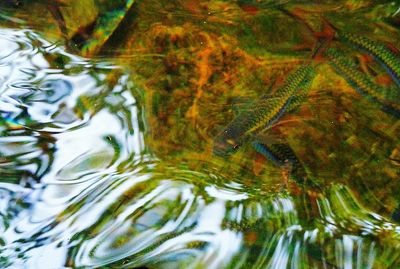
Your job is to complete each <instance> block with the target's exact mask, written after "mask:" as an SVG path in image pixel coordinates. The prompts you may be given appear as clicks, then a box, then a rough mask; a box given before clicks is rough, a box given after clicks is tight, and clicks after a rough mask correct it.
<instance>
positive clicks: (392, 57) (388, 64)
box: [335, 29, 400, 87]
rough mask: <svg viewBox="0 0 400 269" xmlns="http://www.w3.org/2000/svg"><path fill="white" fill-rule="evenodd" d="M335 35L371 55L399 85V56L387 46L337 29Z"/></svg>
mask: <svg viewBox="0 0 400 269" xmlns="http://www.w3.org/2000/svg"><path fill="white" fill-rule="evenodd" d="M335 30H336V37H337V38H338V39H339V40H342V41H344V42H346V43H349V44H351V45H352V46H354V47H356V48H358V49H361V50H363V51H365V52H366V53H368V54H369V55H370V56H372V57H373V58H374V59H375V60H376V61H377V62H378V63H380V64H381V65H382V66H383V68H385V69H386V71H387V72H388V74H389V75H390V76H391V77H392V79H393V81H394V82H395V83H396V84H397V85H398V86H399V87H400V58H399V57H398V56H397V55H396V54H395V53H394V52H393V51H392V50H391V49H390V48H389V47H387V46H385V45H384V44H382V43H379V42H376V41H373V40H370V39H368V38H366V37H364V36H358V35H355V34H351V33H347V32H344V31H341V30H338V29H335Z"/></svg>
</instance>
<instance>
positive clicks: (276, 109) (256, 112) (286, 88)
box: [214, 65, 315, 155]
mask: <svg viewBox="0 0 400 269" xmlns="http://www.w3.org/2000/svg"><path fill="white" fill-rule="evenodd" d="M314 76H315V72H314V69H313V67H311V65H303V66H301V67H299V68H298V69H297V70H296V71H295V72H293V73H291V74H290V75H289V76H288V77H287V79H286V80H285V82H284V84H283V86H282V87H280V88H279V89H277V90H276V91H275V92H274V93H273V94H271V95H269V96H266V97H263V98H260V99H259V100H257V101H256V102H254V103H253V104H252V105H251V106H250V109H249V110H247V111H243V112H242V113H239V115H238V116H237V117H236V118H234V119H233V121H232V122H231V123H229V124H228V126H227V127H226V129H225V130H224V131H223V132H222V133H221V134H220V135H218V136H217V137H216V139H215V140H214V154H216V155H226V154H229V153H232V152H233V151H234V150H236V149H237V148H238V147H239V146H240V145H242V144H243V143H244V142H246V141H248V140H249V138H250V137H251V136H252V135H254V134H256V133H257V132H259V131H260V130H262V129H264V128H268V127H269V126H271V125H272V124H274V123H275V122H276V121H278V120H279V119H280V118H281V117H282V115H283V114H284V113H285V112H286V111H287V110H288V109H292V108H293V104H296V103H297V104H298V103H299V100H300V99H301V98H300V99H299V98H298V97H296V94H297V92H298V91H300V89H301V88H306V87H310V85H311V83H310V81H312V79H313V78H314ZM293 101H295V103H292V102H293Z"/></svg>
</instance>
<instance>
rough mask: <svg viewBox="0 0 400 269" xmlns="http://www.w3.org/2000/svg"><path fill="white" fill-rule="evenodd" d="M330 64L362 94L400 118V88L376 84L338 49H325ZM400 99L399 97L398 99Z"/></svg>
mask: <svg viewBox="0 0 400 269" xmlns="http://www.w3.org/2000/svg"><path fill="white" fill-rule="evenodd" d="M325 56H326V57H327V58H328V60H329V63H330V65H331V66H332V67H333V68H334V69H335V70H336V71H337V72H338V73H339V74H340V75H341V76H342V77H343V78H344V79H345V80H346V81H347V82H348V83H349V85H350V86H351V87H353V88H355V89H356V90H357V91H358V92H359V93H360V94H361V95H363V96H364V97H366V98H367V99H368V100H369V101H370V102H373V103H375V104H377V105H378V106H379V107H380V108H381V109H382V110H383V111H385V112H386V113H388V114H391V115H393V116H395V117H396V118H400V103H399V102H396V92H398V89H393V88H390V87H382V86H379V85H376V84H375V83H374V82H373V81H372V80H371V79H370V78H369V77H368V76H367V75H366V74H364V73H362V72H360V71H358V70H357V66H356V65H355V63H354V62H352V61H351V60H349V59H347V58H346V57H345V56H344V55H343V54H342V53H340V52H339V51H338V50H336V49H333V48H329V49H327V50H326V51H325ZM397 100H399V99H397Z"/></svg>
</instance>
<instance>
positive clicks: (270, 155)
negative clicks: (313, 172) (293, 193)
mask: <svg viewBox="0 0 400 269" xmlns="http://www.w3.org/2000/svg"><path fill="white" fill-rule="evenodd" d="M251 145H252V147H253V148H254V150H255V151H256V152H258V153H260V154H261V155H262V156H264V157H265V158H266V159H268V160H270V161H271V162H272V163H273V164H274V165H276V166H278V167H283V166H285V165H286V164H289V165H290V175H289V176H290V177H291V178H292V179H293V180H294V181H295V182H296V183H298V184H304V183H305V182H306V180H307V172H306V170H305V169H304V166H303V165H302V164H301V162H300V160H299V159H298V157H297V156H296V154H295V152H294V151H293V149H292V148H291V147H290V146H289V145H288V144H286V143H279V144H270V145H267V144H266V143H262V142H260V141H257V140H254V141H252V142H251Z"/></svg>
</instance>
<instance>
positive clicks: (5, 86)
mask: <svg viewBox="0 0 400 269" xmlns="http://www.w3.org/2000/svg"><path fill="white" fill-rule="evenodd" d="M23 2H25V1H23ZM286 2H287V1H279V2H278V3H279V6H280V5H284V4H285V3H286ZM299 2H301V1H299ZM43 3H44V4H45V5H48V3H47V2H46V1H44V2H43ZM43 3H41V4H43ZM60 3H62V1H61V2H60ZM121 3H122V2H121ZM126 3H129V5H126V6H123V7H124V8H126V9H129V8H130V7H131V5H132V1H127V2H126ZM196 3H197V2H196V1H194V2H193V3H189V4H187V5H182V7H183V8H182V9H186V13H185V12H183V11H182V10H178V11H176V12H175V13H174V12H172V11H169V10H174V9H173V8H174V5H172V4H171V5H167V6H166V7H163V9H162V10H160V14H161V15H160V16H162V17H166V18H167V19H171V18H172V19H177V20H181V19H182V17H184V18H186V17H187V18H188V20H192V21H194V22H197V21H201V22H203V21H202V20H203V17H204V16H205V15H204V14H203V13H204V12H203V11H201V12H197V11H196V8H194V7H197V6H196ZM3 4H4V3H3ZM6 4H7V8H9V7H14V6H15V2H14V1H7V3H6ZM135 4H136V3H135ZM153 4H154V5H153V7H155V8H154V9H157V8H158V6H157V5H156V4H155V3H153ZM143 5H144V4H143V3H142V2H139V3H138V4H137V6H136V5H135V6H134V7H135V8H143ZM257 5H259V6H257ZM271 5H272V6H273V4H272V1H238V7H237V8H236V9H232V10H231V9H228V10H229V11H231V12H234V14H236V15H237V14H242V13H240V12H245V13H246V16H245V17H243V18H244V19H245V20H248V23H250V24H251V23H252V19H251V18H252V17H251V16H255V15H254V14H258V15H257V16H258V17H256V20H261V21H262V22H264V24H262V26H261V27H267V26H266V25H267V24H268V23H273V22H274V20H277V21H280V20H282V17H281V16H282V15H281V14H280V13H279V16H278V15H276V14H278V12H276V13H273V16H271V18H266V17H265V14H264V15H263V11H262V10H261V11H260V10H257V8H258V9H262V8H269V7H271ZM349 5H350V4H349ZM193 6H194V7H193ZM61 7H62V5H61ZM212 7H214V6H212ZM350 7H351V5H350ZM216 8H224V3H218V5H216ZM164 9H165V10H164ZM187 10H189V11H190V12H188V11H187ZM161 11H162V12H161ZM164 11H165V14H164V13H163V12H164ZM129 12H132V10H130V11H129ZM146 12H148V14H156V11H155V10H152V9H149V10H147V11H146ZM274 12H275V11H274ZM98 13H99V14H103V15H104V14H106V15H107V16H111V15H110V14H109V13H107V12H105V13H101V10H100V11H98ZM116 13H117V15H118V14H119V13H118V12H116ZM169 13H171V14H169ZM189 13H190V14H191V15H190V16H189V15H188V14H189ZM4 14H5V13H4ZM4 14H3V16H2V17H1V18H2V19H10V18H9V17H6V16H5V15H4ZM148 14H146V15H147V16H148ZM215 14H217V13H215ZM215 14H213V13H211V12H210V13H208V15H210V18H212V19H213V20H214V22H215V23H216V25H217V24H218V23H221V22H220V21H218V16H219V14H217V15H215ZM260 14H261V15H260ZM141 15H142V14H137V16H138V17H137V18H136V17H135V19H137V20H138V21H139V22H137V23H138V24H139V27H140V23H142V22H141V21H140V19H141V17H140V16H141ZM208 15H207V16H208ZM220 15H221V16H225V19H227V18H231V17H230V15H231V14H230V13H229V12H225V13H220ZM104 16H105V15H104ZM174 16H176V18H175V17H174ZM274 16H275V17H274ZM239 17H240V16H239ZM118 18H119V20H118V22H120V21H122V22H121V24H122V25H123V26H125V24H127V23H128V22H127V21H125V20H123V19H122V17H118V16H117V17H113V19H114V20H117V19H118ZM172 19H171V20H172ZM88 20H89V19H88ZM249 21H250V22H249ZM95 22H97V23H98V24H99V25H101V26H102V27H105V28H106V29H109V28H107V27H108V25H107V23H104V21H102V20H100V19H97V20H96V21H95ZM209 22H211V23H212V20H210V21H209ZM230 22H231V23H232V24H233V25H235V23H237V21H234V20H233V19H232V21H230ZM64 23H66V24H67V25H68V23H70V22H69V21H66V22H64ZM91 23H92V24H89V23H88V25H94V24H93V22H91ZM102 23H104V24H102ZM211 23H210V24H211ZM221 24H222V23H221ZM188 25H189V26H188ZM254 25H259V22H258V21H256V23H255V24H254ZM254 25H253V27H255V26H254ZM57 27H60V25H58V26H57ZM142 27H143V25H142ZM184 27H192V26H190V24H186V26H179V27H178V26H177V27H167V26H165V25H161V24H157V23H156V24H152V27H149V28H148V29H146V31H147V32H146V31H144V34H143V35H144V37H142V38H143V44H144V45H143V44H142V43H140V42H139V43H140V44H139V45H137V44H134V45H137V46H138V47H139V46H140V48H141V49H142V51H144V52H146V53H148V55H150V57H147V56H146V57H142V58H140V59H139V58H138V59H135V58H134V57H132V58H131V59H130V61H131V62H130V63H129V64H131V65H132V66H130V67H131V68H128V67H120V66H117V65H114V64H112V63H111V62H107V61H106V60H105V59H101V58H100V57H99V58H98V59H97V60H88V59H85V58H82V57H79V56H76V55H73V54H71V53H68V52H66V51H65V49H64V48H63V47H61V46H59V45H57V44H52V43H50V42H48V41H46V40H45V39H43V38H42V37H41V36H40V35H38V34H36V33H35V32H34V31H31V30H16V29H1V30H0V47H1V48H2V49H1V50H0V201H1V203H0V266H1V267H5V268H6V267H10V268H13V267H14V268H99V267H101V268H397V267H400V254H399V253H400V251H399V248H400V225H399V224H398V223H396V222H395V221H393V220H391V219H390V213H391V212H392V211H393V208H395V207H396V202H397V199H396V195H397V194H398V191H397V189H396V186H398V183H397V181H396V182H395V181H394V180H393V178H396V177H398V172H396V171H397V170H396V168H398V164H397V163H396V162H395V161H393V160H394V159H396V158H397V157H396V156H394V155H396V154H395V153H396V152H397V151H396V150H397V148H396V147H398V145H397V144H398V137H397V136H396V134H397V132H398V130H399V124H398V122H399V121H398V120H397V119H393V118H390V116H388V115H386V114H385V113H384V112H382V111H380V110H379V109H377V108H374V107H373V108H371V110H366V109H365V107H366V106H368V105H369V103H368V102H367V101H365V100H361V101H360V100H359V99H358V97H357V96H356V97H355V96H354V94H353V95H352V94H349V92H351V90H349V88H348V87H347V88H346V87H345V86H343V83H344V82H343V81H342V80H340V78H338V76H337V75H335V74H334V73H333V72H332V70H331V69H329V67H327V65H321V66H322V67H318V68H319V69H318V72H319V73H318V74H320V75H317V80H318V82H317V84H318V83H319V84H318V85H317V87H320V88H323V89H325V88H326V92H324V93H322V94H320V93H319V92H317V93H316V92H315V89H314V91H313V90H311V96H317V97H315V98H312V97H310V99H309V100H307V101H306V105H305V108H303V109H300V111H297V112H295V114H294V115H295V116H294V117H292V118H290V117H289V118H284V120H283V122H286V123H287V122H289V124H288V125H286V126H285V125H284V124H283V126H281V127H279V126H278V127H276V126H274V130H273V131H274V132H275V131H276V130H278V131H279V132H277V133H278V136H279V135H280V136H281V137H280V138H282V137H283V138H285V140H286V142H287V143H288V144H290V146H292V147H293V154H294V155H299V156H300V159H301V163H302V164H306V165H305V170H306V173H308V175H309V176H310V178H312V179H314V178H315V180H316V182H313V183H315V185H317V186H319V188H314V186H311V184H310V186H308V185H307V184H301V183H299V182H294V180H291V179H288V177H289V176H290V175H289V176H288V175H287V173H286V174H285V171H283V170H284V169H283V170H282V169H280V168H277V167H275V166H274V165H273V164H270V163H268V162H265V160H263V159H262V160H261V161H260V156H259V155H257V154H256V152H255V151H254V150H253V149H252V148H251V147H250V146H246V145H243V147H242V148H240V149H239V150H238V151H237V152H236V153H235V154H233V155H232V156H225V157H218V156H214V155H212V153H211V151H212V149H211V148H212V145H211V143H212V137H213V135H210V133H213V132H215V133H216V130H214V129H217V128H214V127H215V126H218V125H226V123H227V120H226V117H225V116H222V114H223V115H225V114H227V115H228V118H229V116H232V117H233V116H234V113H235V112H232V111H231V110H230V104H228V105H226V104H225V103H224V104H225V106H223V105H221V104H222V103H223V102H222V101H224V102H225V101H227V100H233V99H235V97H238V99H244V100H245V99H246V98H249V97H248V96H243V95H241V94H242V93H241V92H240V90H241V87H243V88H246V86H248V85H247V84H246V83H250V85H251V82H249V81H251V79H254V78H256V79H255V80H257V78H259V77H258V76H260V77H262V76H263V72H266V71H265V70H264V71H260V70H257V71H255V70H254V68H255V67H254V66H257V67H256V68H258V69H260V68H259V66H262V64H260V62H261V60H259V59H256V58H257V57H258V56H257V57H253V55H250V54H246V53H245V52H243V51H242V50H241V49H243V47H244V46H243V44H240V43H238V44H235V45H232V44H231V43H230V41H231V40H229V39H228V38H227V37H226V36H224V37H221V38H220V39H219V40H218V41H216V42H215V43H214V41H212V40H213V37H214V36H213V34H210V35H208V34H205V32H204V29H203V28H202V27H211V28H210V29H212V30H213V31H214V30H215V29H214V28H213V27H214V26H208V25H206V26H204V25H203V24H202V25H201V26H196V27H193V29H194V30H193V31H191V32H189V31H186V32H185V31H183V30H182V29H184ZM224 27H225V26H224ZM229 27H231V26H229ZM229 27H228V26H226V28H229ZM235 27H236V26H235ZM241 27H242V26H241ZM64 28H65V29H64V31H67V30H71V29H70V28H68V27H64ZM117 28H118V27H117ZM61 29H63V28H62V27H61ZM113 29H114V28H113ZM142 29H144V28H142ZM241 29H242V28H241ZM73 30H76V29H73ZM92 30H93V29H92ZM95 30H96V29H94V30H93V31H92V32H93V34H96V31H95ZM97 30H98V29H97ZM242 30H243V33H242V34H243V35H244V36H246V35H247V34H248V32H246V31H244V30H245V28H243V29H242ZM247 30H248V29H247ZM110 31H111V33H110V35H113V37H114V38H115V37H118V36H119V35H121V33H112V30H110ZM280 31H281V29H278V31H277V32H279V33H281V32H280ZM99 32H101V31H99ZM78 33H79V32H78ZM64 34H65V35H66V36H68V33H64ZM81 34H82V33H81ZM84 34H87V33H86V32H84V33H83V34H82V35H81V36H80V37H82V39H83V37H84ZM75 36H76V35H75ZM225 38H226V39H225ZM258 38H259V39H258V40H257V41H252V42H254V44H253V45H254V46H253V47H257V46H259V47H262V45H260V44H264V43H263V42H265V43H268V42H276V44H275V45H277V46H276V47H279V46H281V47H284V50H287V49H288V48H289V49H290V47H291V46H289V45H287V44H284V42H281V41H279V39H276V36H275V35H274V34H272V35H271V36H270V37H258ZM263 38H267V40H264V39H263ZM268 38H270V39H269V40H268ZM124 39H125V42H129V38H128V37H124ZM100 41H104V42H105V43H107V42H108V44H107V46H109V47H110V48H114V47H115V44H114V43H115V40H114V41H113V40H112V39H108V36H105V37H104V40H103V39H101V40H100ZM198 41H201V42H204V43H205V44H208V45H209V46H213V50H211V49H209V48H208V50H207V48H206V49H204V48H203V47H201V48H200V49H199V48H198V47H196V44H197V45H198V43H200V42H198ZM267 41H268V42H267ZM113 42H114V43H113ZM257 42H258V44H256V43H257ZM280 42H281V43H280ZM132 43H134V42H133V41H132ZM82 44H84V43H82ZM88 44H89V43H88ZM86 45H87V44H86ZM91 45H93V44H91ZM97 45H98V44H97V43H96V44H94V45H93V46H94V47H95V48H96V50H97V49H99V50H100V51H101V48H100V47H101V46H100V45H99V46H98V47H96V46H97ZM236 45H237V47H238V48H236V47H235V46H236ZM278 45H279V46H278ZM107 46H106V47H105V48H104V47H103V48H102V49H103V50H106V49H107ZM146 46H147V47H148V48H143V47H146ZM198 46H200V45H198ZM201 46H203V43H201ZM240 46H242V48H239V47H240ZM153 48H155V49H154V51H152V49H153ZM233 48H234V49H233ZM146 49H147V50H146ZM175 50H177V51H179V53H175ZM127 51H128V52H129V49H127ZM132 51H135V50H134V48H133V49H132ZM138 51H139V50H138ZM305 51H306V53H307V54H309V51H307V50H305ZM123 53H126V51H124V52H123ZM207 53H208V54H207ZM300 53H302V52H300ZM192 54H194V55H196V56H198V58H199V59H200V60H199V61H197V60H196V61H197V62H196V61H194V60H193V59H192V58H193V57H192V56H191V55H192ZM282 54H284V53H282ZM144 55H145V54H144ZM210 55H211V56H210ZM281 56H282V55H281ZM281 56H280V57H281ZM123 57H124V55H122V56H121V57H120V59H119V60H121V59H122V58H123ZM207 57H209V58H207ZM260 57H261V56H260ZM268 57H269V56H268ZM116 58H118V57H116ZM249 59H250V60H249ZM268 60H271V64H270V65H271V66H269V68H271V69H273V68H275V67H276V66H274V64H275V63H276V62H278V64H276V65H279V64H280V65H282V66H284V67H283V69H282V70H283V71H282V70H280V71H279V72H287V68H286V67H285V65H286V63H284V61H282V62H283V63H281V62H279V61H281V60H279V59H278V60H276V59H274V58H273V57H272V58H271V59H269V58H268ZM207 61H209V62H207ZM229 61H232V62H229ZM274 61H275V62H274ZM176 62H180V63H182V67H179V68H178V67H177V66H176V65H174V63H176ZM199 62H200V63H199ZM210 62H211V63H210ZM238 62H239V63H240V65H238V64H235V63H238ZM201 63H202V64H203V65H201ZM208 63H210V66H211V65H212V64H215V65H217V66H225V65H226V66H231V67H230V68H232V70H230V72H233V74H234V76H235V75H237V76H240V79H237V80H235V78H234V77H229V76H228V73H227V72H226V70H224V69H223V68H221V70H219V69H218V68H216V67H215V66H212V67H211V69H212V68H214V73H215V74H214V75H210V74H208V73H207V72H208V71H207V70H204V68H203V69H202V67H204V66H205V65H207V64H208ZM148 66H151V68H148V69H146V68H147V67H148ZM249 66H250V67H249ZM152 68H153V69H152ZM163 68H164V69H163ZM224 68H225V67H224ZM226 68H227V69H229V68H228V67H226ZM251 68H253V69H251ZM279 68H281V67H279ZM371 69H373V70H375V69H376V70H378V68H377V67H375V66H372V67H371ZM149 70H156V71H157V72H153V73H152V72H150V71H149ZM198 70H200V71H198ZM249 70H253V71H254V73H251V72H249ZM195 72H199V73H200V74H202V75H203V76H202V75H200V76H199V77H200V78H199V79H198V81H195V82H193V81H192V80H191V79H192V78H191V76H192V74H193V73H195ZM279 72H277V73H279ZM195 74H196V75H197V73H195ZM249 74H251V75H249ZM321 74H323V75H321ZM332 74H333V75H332ZM325 75H326V77H328V75H329V76H330V77H332V82H326V80H325V82H324V80H323V77H324V76H325ZM245 76H248V77H249V78H246V77H245ZM160 77H162V79H160ZM221 77H222V78H221ZM242 77H243V78H242ZM250 77H251V78H250ZM164 78H165V79H164ZM188 78H190V79H188ZM246 79H248V80H246ZM143 80H144V81H145V82H143ZM208 80H210V81H212V82H213V83H209V86H207V87H209V88H210V90H209V92H207V93H205V91H203V88H206V85H207V83H208V82H207V81H208ZM259 80H260V81H261V79H259ZM238 81H239V82H238ZM321 81H322V82H321ZM235 82H238V83H242V84H239V85H236V88H235ZM269 82H270V81H269ZM179 83H180V84H179ZM185 83H186V84H185ZM278 83H279V82H278ZM324 83H325V84H324ZM228 84H229V86H226V85H228ZM259 84H260V85H261V86H259V88H262V89H264V88H265V87H264V86H265V85H264V84H265V82H262V81H261V82H259ZM321 85H323V86H321ZM191 87H192V88H191ZM202 87H203V88H202ZM219 87H233V88H234V89H233V90H232V92H234V93H237V94H238V96H234V95H232V96H230V95H229V94H230V93H227V92H228V91H227V92H225V93H223V94H222V93H221V91H220V89H219ZM339 87H342V89H344V90H343V92H344V93H345V94H343V92H342V94H339V93H338V92H337V91H335V89H336V88H339ZM154 89H158V90H159V91H156V90H154ZM160 89H161V90H160ZM184 89H190V90H193V92H195V93H196V94H195V95H188V94H187V93H185V90H184ZM224 89H225V88H224ZM257 90H259V89H256V90H255V91H254V92H252V93H251V94H252V95H253V96H257V94H259V92H257ZM259 91H260V90H259ZM318 94H319V96H318ZM225 95H227V96H225ZM253 96H250V98H251V97H253ZM185 98H186V99H185ZM190 98H192V99H193V100H192V99H190ZM224 98H225V99H224ZM188 99H189V101H188ZM214 99H215V100H217V101H214V102H212V100H214ZM204 100H205V101H204ZM364 101H365V102H364ZM232 102H233V103H234V101H232ZM228 103H229V102H228ZM244 103H245V102H244ZM239 106H240V105H239ZM244 106H246V104H245V105H244ZM232 107H234V105H232ZM366 111H367V112H366ZM296 113H297V114H296ZM204 115H206V116H209V117H208V118H207V120H205V119H204V118H205V117H204ZM296 116H297V117H298V118H301V119H302V118H306V116H307V117H309V118H315V119H317V120H296V118H295V117H296ZM202 117H203V118H202ZM321 119H323V120H321ZM382 119H383V120H382ZM380 120H382V122H384V123H385V124H383V126H384V127H387V126H389V127H388V128H380V127H379V126H380V125H379V124H380V123H381V122H380ZM291 124H292V125H291ZM193 126H194V127H193ZM275 127H276V128H275ZM213 128H214V129H213ZM273 135H275V133H273ZM271 137H272V136H271ZM271 139H272V138H271ZM392 155H393V156H394V157H393V158H392V159H393V160H388V158H387V156H392ZM282 166H284V165H282ZM371 171H373V174H372V175H371V173H372V172H371ZM286 172H287V171H286ZM385 187H386V189H388V190H386V189H385ZM382 190H384V191H382Z"/></svg>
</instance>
